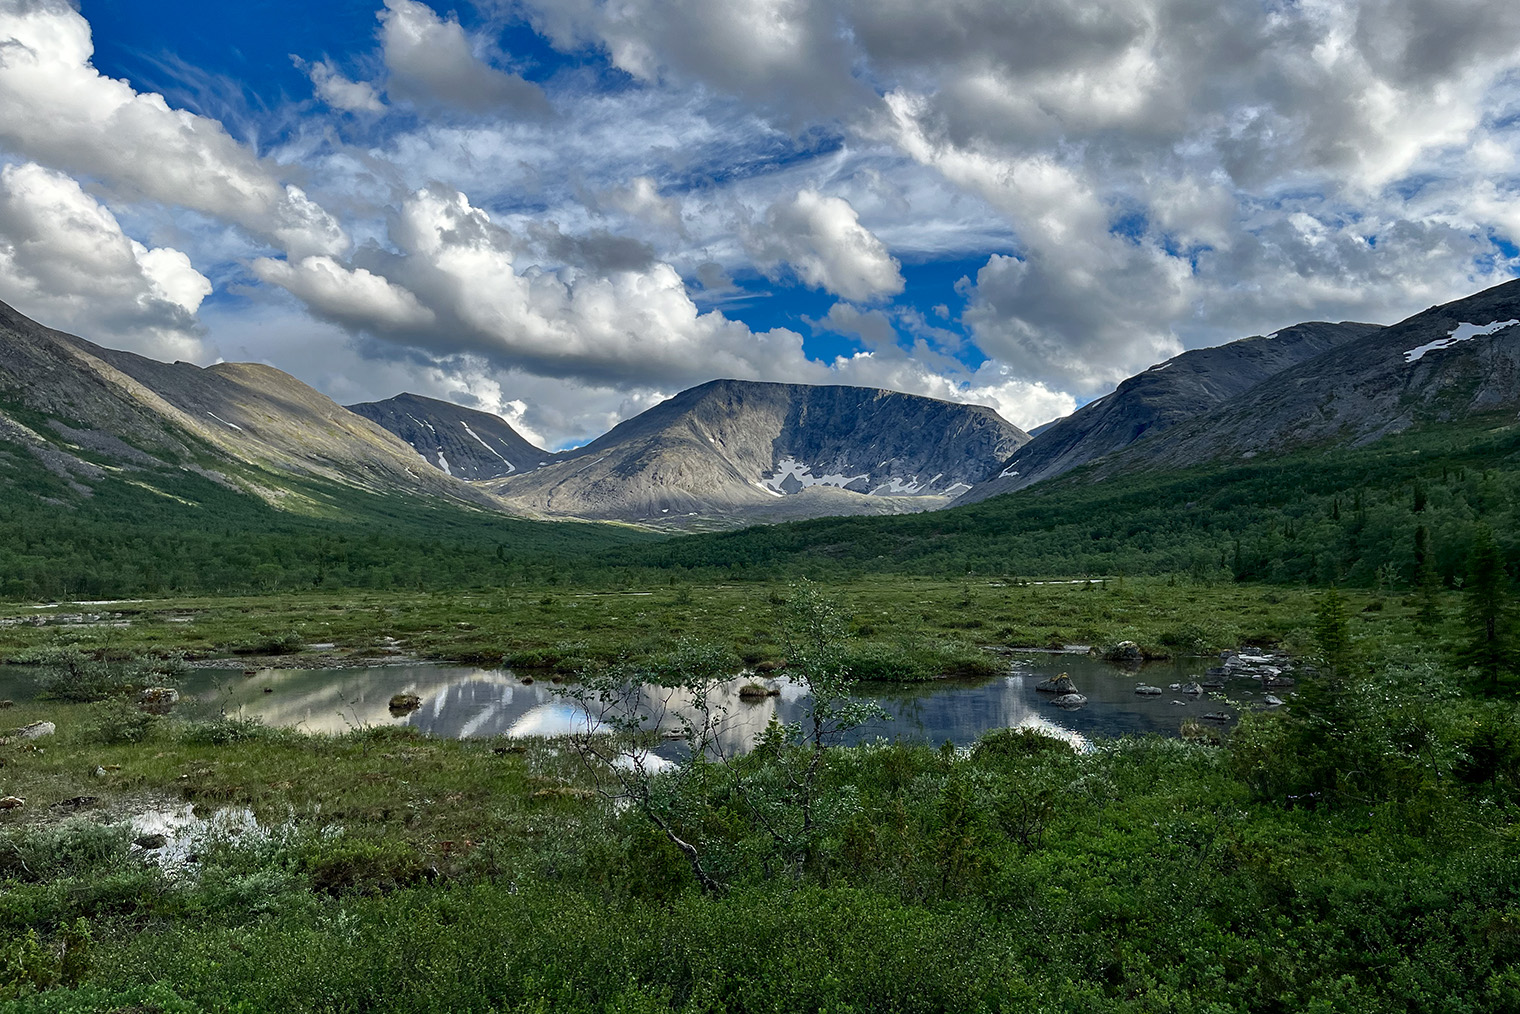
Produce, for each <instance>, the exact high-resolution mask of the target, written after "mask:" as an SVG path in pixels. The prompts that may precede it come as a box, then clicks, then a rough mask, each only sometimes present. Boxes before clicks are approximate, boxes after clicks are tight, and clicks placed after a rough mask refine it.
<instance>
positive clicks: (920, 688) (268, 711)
mask: <svg viewBox="0 0 1520 1014" xmlns="http://www.w3.org/2000/svg"><path fill="white" fill-rule="evenodd" d="M1008 664H1009V670H1008V674H1007V675H1005V676H999V677H994V678H992V679H987V680H980V681H963V680H941V681H935V682H931V683H915V684H893V685H886V684H867V685H866V688H867V689H868V690H869V692H868V693H867V694H865V695H863V696H865V697H867V698H869V699H871V700H874V701H875V702H876V703H878V704H879V705H881V707H882V708H883V709H884V710H885V711H886V712H887V714H888V715H890V716H891V717H890V719H889V720H886V721H880V722H873V723H870V724H869V725H866V726H863V727H861V728H859V729H856V730H854V731H853V732H852V734H851V735H850V737H849V740H850V741H852V742H860V741H864V740H871V739H875V738H877V737H887V738H891V739H902V740H910V741H920V742H927V743H932V744H939V743H943V742H945V741H947V740H948V741H950V742H951V743H953V744H955V745H957V746H965V745H967V744H970V743H973V742H975V741H976V740H977V739H978V738H979V737H980V736H982V735H983V734H985V733H986V732H988V731H990V730H993V729H1001V728H1033V729H1040V730H1043V731H1045V732H1047V733H1051V734H1055V735H1059V736H1062V737H1063V738H1067V739H1069V740H1071V741H1073V742H1075V743H1078V744H1079V745H1080V744H1083V743H1085V742H1087V741H1088V740H1090V739H1092V738H1097V737H1113V736H1122V735H1130V734H1144V733H1159V734H1162V735H1176V734H1177V732H1178V728H1179V726H1180V724H1181V722H1182V720H1183V719H1185V718H1188V717H1193V718H1198V717H1201V716H1202V715H1203V714H1204V713H1206V712H1218V711H1227V712H1229V713H1230V714H1232V715H1233V714H1236V713H1237V710H1238V709H1237V708H1236V707H1235V706H1233V705H1225V704H1223V703H1222V702H1221V701H1220V700H1219V699H1217V698H1216V697H1215V695H1214V694H1210V693H1206V694H1204V695H1203V696H1202V697H1187V696H1184V695H1183V694H1181V693H1179V692H1177V691H1174V690H1171V689H1168V688H1169V687H1170V685H1171V684H1175V683H1185V682H1187V681H1188V680H1190V679H1194V678H1197V677H1198V676H1199V675H1200V674H1202V673H1203V671H1204V669H1205V668H1207V667H1209V666H1211V665H1217V664H1218V663H1217V660H1215V659H1214V658H1212V657H1207V658H1184V659H1176V660H1173V661H1170V662H1162V663H1153V664H1151V665H1148V666H1145V667H1144V668H1142V669H1121V668H1118V667H1116V666H1113V665H1110V664H1108V663H1106V662H1103V661H1100V660H1098V659H1095V658H1089V657H1087V656H1082V655H1050V654H1040V653H1029V654H1015V655H1012V656H1009V657H1008ZM1063 672H1064V673H1069V674H1070V676H1071V678H1072V681H1073V682H1074V683H1075V684H1076V687H1077V690H1078V691H1079V692H1081V693H1082V694H1084V695H1085V696H1086V697H1087V699H1088V701H1087V704H1086V706H1084V707H1083V708H1081V709H1080V710H1076V711H1065V710H1062V709H1061V708H1058V707H1055V706H1054V705H1052V704H1051V703H1050V701H1051V695H1050V694H1045V693H1040V692H1038V691H1036V690H1035V689H1034V687H1035V684H1036V683H1038V682H1039V681H1040V680H1042V679H1045V678H1046V677H1048V676H1051V675H1055V674H1057V673H1063ZM30 682H31V680H30V676H29V675H28V674H26V673H24V672H22V671H20V670H18V669H13V668H9V667H6V668H4V669H0V698H3V697H15V698H18V699H19V698H23V697H29V696H31V693H30ZM746 682H751V679H750V678H741V679H736V680H734V681H733V682H732V683H731V684H729V685H728V686H727V687H725V689H724V692H722V693H721V694H719V695H718V697H717V703H718V704H719V705H720V706H721V707H723V708H725V709H726V711H727V718H726V720H725V721H724V723H723V725H722V730H721V734H720V742H721V745H722V746H723V748H724V749H725V750H745V749H748V748H749V747H750V746H752V745H753V743H754V741H755V738H756V737H757V736H758V735H759V734H760V733H761V732H762V731H763V730H764V729H765V726H766V724H767V723H768V722H769V721H770V719H771V717H772V716H773V715H774V716H775V717H776V718H777V719H779V720H780V721H782V722H796V721H800V720H801V719H802V717H803V716H804V714H805V713H806V710H807V703H808V701H807V695H806V694H805V693H803V691H802V689H801V688H800V687H798V686H795V685H793V684H791V683H790V682H788V681H787V680H785V679H778V680H774V681H771V682H773V683H774V685H775V686H776V687H777V688H778V689H779V690H780V693H779V695H777V696H774V697H768V698H765V699H763V700H760V701H753V702H751V701H741V700H740V699H739V697H738V688H739V687H740V686H742V685H743V684H744V683H746ZM1142 683H1146V684H1152V685H1154V686H1159V687H1161V688H1162V690H1163V693H1162V694H1161V696H1159V697H1142V696H1138V695H1136V694H1135V687H1136V686H1138V685H1140V684H1142ZM557 689H558V688H557V687H556V686H555V685H554V684H553V683H551V682H550V681H549V679H548V678H547V677H546V676H545V675H543V674H529V673H526V672H524V673H521V674H518V673H514V672H512V671H511V670H503V669H479V668H474V667H465V666H446V665H399V666H379V667H374V668H367V669H284V670H280V669H269V670H263V671H260V672H258V673H257V674H256V675H253V676H244V675H243V671H242V670H218V669H200V670H194V671H192V672H191V673H190V674H189V676H187V677H186V678H185V679H184V680H183V681H182V682H181V683H180V691H181V693H182V694H183V700H182V701H181V703H180V705H179V706H178V707H177V708H176V710H175V713H176V714H177V715H179V716H180V717H183V718H212V717H215V716H217V715H219V714H226V715H236V716H243V717H253V718H258V719H261V720H262V721H264V722H265V723H267V724H269V725H272V726H283V727H294V728H299V729H304V730H307V731H310V732H329V733H339V732H345V731H348V730H350V729H356V728H361V727H371V726H384V725H397V726H402V725H405V726H411V727H413V728H416V729H419V730H421V731H423V732H427V733H431V734H433V735H437V736H445V737H450V738H469V737H492V736H552V735H558V734H563V733H567V732H571V731H573V730H575V729H577V728H584V727H585V725H586V722H587V717H586V714H585V712H584V711H583V710H582V709H581V708H580V706H579V705H578V704H577V703H576V702H574V701H571V700H567V699H566V698H564V697H563V696H561V695H560V694H558V693H556V690H557ZM266 691H267V692H266ZM1222 692H1223V693H1225V694H1227V695H1228V696H1229V697H1230V698H1231V699H1232V700H1235V701H1241V702H1244V703H1247V704H1251V703H1260V702H1261V701H1262V698H1263V696H1264V694H1265V691H1264V690H1263V689H1262V687H1261V684H1260V683H1259V682H1257V681H1255V680H1251V679H1249V678H1235V679H1231V680H1229V681H1228V682H1227V684H1226V686H1225V688H1224V690H1223V691H1222ZM1280 692H1281V691H1279V693H1280ZM398 693H411V694H416V695H417V696H418V697H420V698H421V699H422V706H421V707H420V708H418V709H417V710H416V711H413V712H411V713H409V714H404V715H392V714H391V712H390V710H389V707H388V705H389V702H390V699H391V697H392V695H394V694H398ZM646 703H651V704H653V703H667V702H664V701H662V700H659V699H657V698H655V697H654V695H653V693H652V692H651V693H650V694H649V695H648V698H647V700H646ZM684 703H685V702H683V701H682V700H680V699H672V700H670V701H669V702H668V704H669V710H668V713H667V714H666V716H665V719H664V720H663V721H662V722H661V727H662V728H665V729H674V728H676V727H677V726H678V723H679V715H680V714H681V712H682V708H683V705H684ZM662 752H665V751H662Z"/></svg>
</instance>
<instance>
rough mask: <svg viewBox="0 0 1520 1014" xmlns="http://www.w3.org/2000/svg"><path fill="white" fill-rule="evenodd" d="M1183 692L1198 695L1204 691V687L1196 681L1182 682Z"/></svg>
mask: <svg viewBox="0 0 1520 1014" xmlns="http://www.w3.org/2000/svg"><path fill="white" fill-rule="evenodd" d="M1182 692H1183V693H1185V694H1191V695H1193V696H1194V697H1196V696H1198V695H1199V694H1201V693H1203V687H1201V686H1199V685H1198V684H1197V683H1196V682H1191V683H1184V684H1182Z"/></svg>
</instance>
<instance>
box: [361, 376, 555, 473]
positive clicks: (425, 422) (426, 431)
mask: <svg viewBox="0 0 1520 1014" xmlns="http://www.w3.org/2000/svg"><path fill="white" fill-rule="evenodd" d="M348 410H349V411H350V412H354V413H357V414H358V415H362V416H364V418H366V419H369V420H370V421H372V422H375V423H378V424H380V425H381V426H383V427H384V428H385V429H387V430H389V431H390V432H392V433H394V434H396V436H398V437H400V438H401V439H402V440H404V441H406V442H407V443H408V444H409V445H411V447H412V449H413V450H415V451H416V452H417V453H418V454H420V455H422V457H423V458H424V459H425V460H426V461H427V462H428V463H429V464H432V465H435V466H436V467H438V468H440V469H442V470H443V471H444V472H447V473H448V474H449V475H452V476H455V477H456V478H460V479H500V478H503V477H505V476H508V475H517V474H519V473H522V472H531V471H533V469H535V468H537V467H539V466H540V465H544V464H547V463H548V462H549V461H550V459H552V458H553V457H554V455H552V454H550V453H549V452H548V451H546V450H544V449H542V448H540V447H535V446H534V445H533V444H531V443H529V442H528V441H526V440H524V439H523V438H522V435H521V434H519V433H518V432H517V431H516V430H514V429H513V428H512V427H511V425H510V424H508V423H507V421H506V420H505V419H503V418H501V417H500V416H496V415H492V414H491V413H489V412H477V411H475V410H474V409H468V408H464V407H463V406H461V405H454V404H451V403H449V402H446V401H438V400H436V399H433V398H424V397H422V396H421V395H417V394H398V395H397V396H396V397H394V398H387V399H386V400H385V401H367V402H361V403H360V404H358V405H349V406H348Z"/></svg>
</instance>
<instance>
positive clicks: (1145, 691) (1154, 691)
mask: <svg viewBox="0 0 1520 1014" xmlns="http://www.w3.org/2000/svg"><path fill="white" fill-rule="evenodd" d="M1135 693H1137V694H1139V695H1140V696H1141V697H1160V696H1161V688H1160V687H1151V686H1145V685H1143V684H1142V685H1141V686H1138V687H1136V688H1135Z"/></svg>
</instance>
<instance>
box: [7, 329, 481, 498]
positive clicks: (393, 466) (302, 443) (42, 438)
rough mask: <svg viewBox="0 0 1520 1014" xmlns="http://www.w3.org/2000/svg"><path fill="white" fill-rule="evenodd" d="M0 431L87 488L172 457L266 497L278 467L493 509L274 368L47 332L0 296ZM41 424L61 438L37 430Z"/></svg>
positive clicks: (276, 487)
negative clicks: (174, 358) (151, 353)
mask: <svg viewBox="0 0 1520 1014" xmlns="http://www.w3.org/2000/svg"><path fill="white" fill-rule="evenodd" d="M0 402H3V404H0V416H3V419H0V436H3V437H4V438H5V439H7V440H10V441H12V442H15V443H20V444H22V445H23V446H25V447H27V448H28V449H29V450H31V451H32V453H34V454H36V455H37V456H38V457H39V458H41V459H42V460H43V462H44V464H46V465H48V467H49V469H50V470H52V471H53V472H54V473H55V474H60V475H61V474H68V475H70V476H71V477H73V478H74V479H76V480H80V481H81V482H82V483H83V485H84V486H88V480H89V479H91V478H96V477H98V476H99V475H100V474H102V469H103V467H104V466H102V465H101V464H100V463H99V462H98V461H92V460H89V459H91V458H96V459H102V460H105V461H108V462H112V463H113V464H115V465H122V466H125V467H128V468H132V467H152V466H158V465H163V464H166V463H167V464H170V465H174V466H177V467H181V468H188V469H191V470H194V471H198V472H201V473H202V474H206V475H212V476H215V477H216V478H217V479H218V481H221V482H222V483H224V484H227V485H235V486H237V487H239V488H242V489H244V490H246V491H249V492H254V493H257V494H258V495H260V496H263V497H264V498H265V499H268V500H271V501H272V502H280V501H283V500H287V499H288V498H289V496H290V492H289V490H287V489H284V488H282V486H281V483H280V482H279V477H280V476H282V475H295V476H304V477H307V478H312V479H319V480H325V481H329V482H337V483H341V484H344V485H347V486H351V487H356V488H359V489H364V490H368V491H372V492H404V493H419V494H424V495H429V496H438V497H445V498H448V499H451V500H455V501H462V502H465V503H469V504H475V505H478V506H482V507H492V508H497V507H499V505H498V504H496V502H495V501H494V500H493V499H492V498H491V497H490V496H489V495H487V494H485V493H483V492H482V491H480V490H478V489H475V488H474V487H472V486H470V485H469V484H468V483H464V482H460V481H457V480H454V479H451V478H450V477H449V476H447V475H444V474H443V473H441V472H438V471H437V470H435V469H431V468H428V467H426V466H425V464H424V463H423V462H422V461H421V459H420V458H419V457H418V455H417V453H416V452H415V451H413V450H412V449H411V448H410V447H408V446H407V445H406V444H405V443H403V442H401V440H399V439H398V438H396V437H395V436H393V435H392V434H390V433H388V432H387V431H385V430H384V429H382V428H381V427H379V426H377V425H375V424H374V423H372V422H370V421H369V420H367V419H364V418H361V417H360V416H357V415H355V414H353V413H352V412H349V411H348V410H346V409H344V408H342V407H341V406H339V405H338V404H336V403H335V402H333V401H332V400H331V399H329V398H327V397H325V396H323V395H321V394H319V393H318V392H316V391H314V390H312V389H311V388H309V387H307V386H306V385H305V384H302V383H301V382H300V381H298V380H296V379H295V378H294V377H291V376H289V375H288V374H285V373H282V372H280V371H279V370H276V369H273V368H272V367H268V366H262V365H259V364H255V363H221V364H218V365H216V366H212V367H208V368H205V369H202V368H201V367H198V366H193V365H191V364H189V363H173V364H169V363H160V362H157V361H155V360H152V359H148V358H145V357H143V356H139V355H134V354H133V353H130V352H121V351H116V350H113V349H106V348H102V347H100V346H98V345H95V344H92V343H91V342H88V341H85V340H84V339H82V338H77V337H74V336H73V335H68V334H64V333H62V332H59V331H53V330H51V329H49V328H46V327H43V326H42V325H40V324H38V323H36V322H35V321H32V320H30V319H29V318H27V317H25V316H23V315H22V314H20V313H18V312H17V311H15V310H14V309H12V308H11V307H9V306H5V305H4V304H0ZM43 430H48V431H51V432H52V433H53V434H55V435H56V436H57V437H58V438H60V439H52V438H49V436H48V435H47V434H46V433H44V432H42V431H43Z"/></svg>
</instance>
